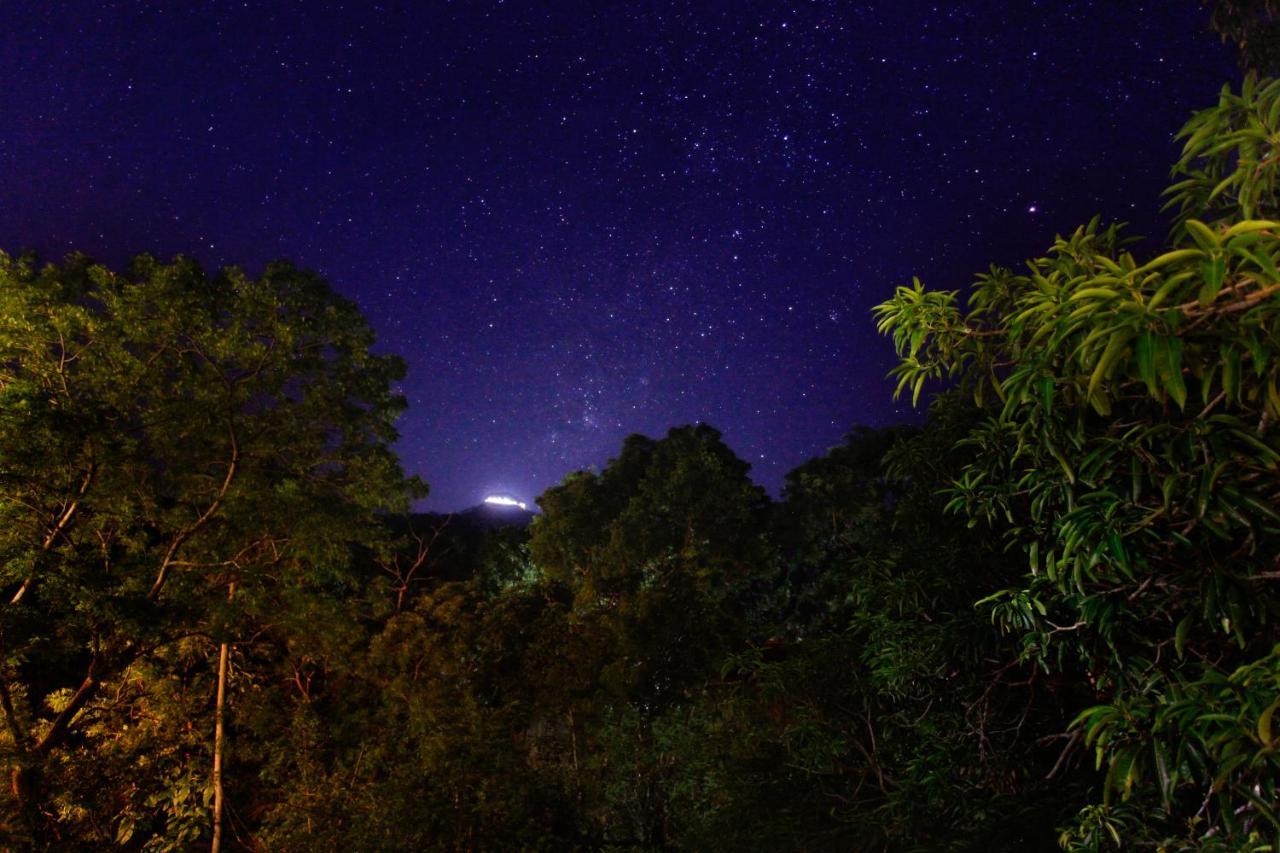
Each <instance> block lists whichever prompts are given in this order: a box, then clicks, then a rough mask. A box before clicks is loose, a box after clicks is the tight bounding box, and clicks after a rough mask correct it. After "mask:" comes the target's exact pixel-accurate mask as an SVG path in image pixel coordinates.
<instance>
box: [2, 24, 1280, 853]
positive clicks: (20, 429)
mask: <svg viewBox="0 0 1280 853" xmlns="http://www.w3.org/2000/svg"><path fill="white" fill-rule="evenodd" d="M1220 5H1221V6H1222V7H1223V8H1224V9H1226V10H1227V11H1226V12H1225V13H1224V14H1228V15H1229V13H1230V11H1231V9H1232V8H1233V7H1234V6H1236V5H1239V4H1229V3H1228V4H1220ZM1220 23H1221V22H1220ZM1221 26H1222V27H1223V28H1224V29H1225V30H1227V31H1230V27H1231V21H1230V20H1227V21H1226V23H1221ZM1181 139H1182V141H1183V143H1184V149H1183V152H1182V155H1181V159H1180V160H1179V161H1178V162H1177V163H1176V164H1175V165H1174V170H1173V171H1174V177H1173V181H1174V182H1173V184H1172V186H1171V187H1170V189H1169V192H1168V201H1169V208H1170V210H1171V211H1172V221H1173V227H1172V230H1171V232H1170V234H1169V236H1168V238H1167V239H1166V240H1165V242H1164V243H1163V244H1162V245H1160V246H1159V247H1158V248H1156V249H1154V250H1152V251H1142V252H1140V253H1138V254H1135V252H1136V251H1137V249H1136V248H1135V247H1134V244H1133V241H1132V240H1131V238H1130V236H1129V235H1128V234H1127V233H1126V232H1125V230H1124V229H1123V228H1122V227H1121V226H1119V225H1114V224H1103V223H1101V222H1098V221H1094V222H1090V223H1088V224H1085V225H1082V226H1081V227H1080V228H1078V229H1077V230H1075V231H1074V232H1071V233H1068V234H1065V235H1062V236H1059V237H1057V238H1056V239H1054V240H1053V241H1052V245H1051V247H1050V248H1049V249H1048V251H1047V254H1045V255H1044V256H1043V257H1039V258H1034V259H1031V260H1030V261H1028V262H1027V263H1026V264H1025V265H1023V266H1021V267H1018V268H1015V269H1005V268H1000V267H993V268H991V269H990V270H989V271H988V272H986V273H984V274H982V275H980V276H978V278H977V281H976V283H975V284H974V286H973V288H972V289H971V290H970V291H969V292H967V293H957V292H949V291H937V290H931V289H928V288H927V287H926V286H925V285H923V284H921V283H920V282H915V283H914V284H912V285H910V286H906V287H902V288H899V289H898V290H897V291H896V293H894V294H893V296H892V298H891V299H889V300H888V301H886V302H885V303H884V304H882V305H881V306H879V308H878V309H877V312H876V318H875V322H878V325H879V329H880V331H881V332H883V333H885V334H887V335H890V336H891V337H892V340H893V342H894V344H895V346H896V348H897V352H898V354H899V363H898V366H897V367H896V368H895V370H894V374H895V376H896V377H897V379H898V381H899V386H898V387H899V392H900V393H902V394H904V395H906V396H907V397H909V398H911V399H913V400H914V401H915V402H916V403H917V404H918V405H920V406H922V407H927V418H926V419H925V420H924V422H923V425H921V426H919V427H905V426H904V427H892V428H885V429H870V428H859V429H855V430H854V431H852V432H851V433H850V434H849V436H848V437H847V439H846V440H845V442H844V443H843V444H841V445H840V446H838V447H835V448H833V449H831V450H830V451H829V452H828V453H827V454H826V455H824V456H822V457H820V458H817V459H813V460H812V461H809V462H807V463H805V464H803V465H801V466H800V467H799V468H797V469H796V470H794V471H793V472H791V473H790V474H789V475H788V477H787V480H786V485H785V488H784V490H783V492H782V494H781V496H780V497H779V499H777V500H774V499H771V498H770V497H769V496H768V495H767V494H766V493H765V492H764V490H762V489H761V488H759V487H758V486H756V485H754V484H753V483H752V481H751V479H750V477H749V466H748V465H747V464H746V463H745V462H744V461H742V460H741V459H739V458H738V457H737V456H735V454H734V453H733V451H732V450H731V449H730V448H729V447H728V446H727V445H726V444H725V443H724V441H723V440H722V438H721V435H720V434H719V433H718V432H717V431H716V430H715V429H713V428H712V427H710V426H707V425H701V424H699V425H691V426H678V427H676V428H673V429H671V430H670V432H668V433H667V434H666V435H665V436H663V437H661V438H650V437H644V436H639V435H636V436H632V437H631V438H629V439H627V440H626V442H625V443H624V445H623V446H622V447H621V448H620V449H619V450H618V451H617V455H616V456H615V458H613V459H612V460H611V461H610V462H609V463H608V464H607V465H606V466H605V467H604V468H603V469H602V470H599V471H582V472H577V473H574V474H571V475H570V476H568V477H567V478H566V479H565V480H564V481H563V482H562V483H560V484H559V485H557V486H555V487H553V488H551V489H549V490H547V491H546V492H545V493H544V494H543V495H542V496H541V497H540V498H539V499H538V504H539V507H540V512H539V513H538V514H537V515H536V517H534V518H533V520H532V521H531V522H530V523H528V524H527V526H526V525H525V524H524V523H523V522H524V519H523V518H518V519H515V520H516V521H519V522H520V523H503V521H502V519H497V520H495V519H493V518H482V517H480V516H476V515H471V516H467V515H460V516H453V517H447V516H425V515H418V514H413V513H412V512H411V510H412V507H413V506H414V502H415V501H416V500H418V499H420V498H421V497H423V496H424V495H425V494H426V487H425V485H424V484H423V483H421V482H419V481H418V480H416V479H414V478H408V477H406V476H405V475H404V473H403V472H402V470H401V469H400V466H399V463H398V461H397V458H396V456H395V454H394V451H393V447H392V446H393V442H394V440H395V437H396V433H395V429H394V423H395V418H396V416H397V414H398V413H399V412H400V411H401V410H402V409H403V407H404V405H405V403H404V400H403V399H401V397H400V396H399V395H398V394H397V391H396V382H397V380H398V378H399V377H400V376H401V374H402V371H403V369H404V366H403V363H402V362H401V361H400V360H399V359H397V358H395V357H392V356H387V355H381V354H378V353H377V352H376V350H374V349H373V348H372V347H373V343H374V340H373V334H372V332H371V330H370V328H369V326H368V325H367V323H366V321H365V319H364V318H363V317H362V316H361V315H360V313H359V311H358V310H357V309H356V308H355V306H354V304H353V303H351V302H349V301H347V300H345V299H343V298H342V297H340V296H338V295H337V294H336V293H335V292H334V291H333V290H332V289H331V288H330V287H329V285H328V284H327V283H326V282H324V281H323V280H322V279H320V278H319V277H317V276H316V275H314V274H311V273H308V272H306V271H303V270H300V269H297V268H295V267H292V266H289V265H287V264H277V265H273V266H271V267H269V268H268V269H267V270H265V272H263V274H262V275H261V276H259V277H256V278H255V277H252V276H249V275H246V274H245V273H243V272H242V271H239V270H237V269H234V268H230V269H223V270H220V271H218V272H216V273H213V274H209V273H206V272H205V271H203V270H202V269H201V268H200V267H199V266H198V265H196V264H195V263H194V262H193V261H190V260H187V259H182V258H179V259H176V260H174V261H172V262H170V263H163V262H159V261H157V260H155V259H153V258H150V257H145V256H144V257H140V258H138V259H137V260H136V261H135V262H134V263H133V264H132V265H131V266H130V267H129V268H128V269H126V270H122V271H113V270H111V269H108V268H106V267H104V266H102V265H100V264H96V263H94V262H92V261H91V260H89V259H86V258H82V257H71V258H69V259H67V260H66V261H65V262H63V263H61V264H44V263H41V262H38V261H37V260H35V259H34V258H31V257H27V256H19V257H11V256H3V258H0V587H2V588H3V589H2V592H3V599H2V600H0V712H2V716H3V726H2V727H0V755H2V757H3V761H4V762H5V763H6V765H7V768H6V769H7V774H6V777H7V784H5V785H4V786H3V790H2V791H0V833H2V835H3V843H4V844H5V845H7V846H8V847H10V848H13V849H56V850H76V849H103V848H108V847H112V846H119V847H123V848H126V849H138V850H176V849H181V850H185V849H192V848H197V847H198V848H203V847H205V846H207V845H210V844H212V845H213V847H214V849H219V848H222V849H228V850H467V851H470V850H547V851H561V850H623V849H629V850H664V849H685V850H735V851H736V850H945V849H957V850H961V849H982V850H1009V851H1014V850H1039V849H1046V850H1047V849H1058V848H1059V847H1061V848H1066V849H1076V850H1095V849H1112V848H1115V847H1125V848H1130V849H1162V850H1179V849H1210V850H1272V849H1278V848H1280V807H1278V806H1277V802H1280V792H1278V791H1277V783H1278V781H1280V719H1276V712H1277V709H1278V708H1280V645H1278V643H1280V632H1277V630H1276V623H1277V620H1278V619H1280V592H1278V591H1277V590H1278V587H1277V584H1278V583H1280V558H1278V557H1277V555H1278V554H1280V550H1278V549H1277V544H1278V542H1280V425H1278V423H1277V422H1278V421H1280V386H1278V381H1280V221H1276V220H1280V185H1278V183H1280V155H1277V154H1276V153H1275V152H1276V151H1277V148H1278V146H1280V82H1277V81H1270V80H1266V79H1264V80H1261V81H1259V80H1257V79H1256V78H1255V77H1253V76H1250V77H1248V78H1246V80H1245V82H1244V84H1243V86H1241V87H1237V88H1226V89H1224V90H1223V92H1222V94H1221V97H1220V99H1219V101H1218V102H1217V103H1216V104H1215V105H1212V106H1210V107H1209V108H1207V109H1205V110H1204V111H1202V112H1200V113H1198V114H1196V115H1195V116H1194V117H1193V118H1192V119H1191V121H1190V122H1189V123H1188V124H1187V126H1186V127H1185V128H1184V130H1183V131H1182V133H1181ZM865 326H866V328H865V329H864V328H855V329H851V330H850V331H849V333H850V334H864V333H873V331H872V329H873V321H872V320H871V319H868V320H867V321H866V322H865Z"/></svg>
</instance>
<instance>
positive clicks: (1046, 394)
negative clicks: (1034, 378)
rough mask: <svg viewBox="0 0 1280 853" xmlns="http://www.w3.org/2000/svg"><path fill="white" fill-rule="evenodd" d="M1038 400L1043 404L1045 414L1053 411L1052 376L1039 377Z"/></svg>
mask: <svg viewBox="0 0 1280 853" xmlns="http://www.w3.org/2000/svg"><path fill="white" fill-rule="evenodd" d="M1040 402H1041V404H1042V405H1043V406H1044V413H1045V414H1046V415H1047V414H1049V413H1050V412H1052V411H1053V377H1052V376H1044V377H1041V379H1040Z"/></svg>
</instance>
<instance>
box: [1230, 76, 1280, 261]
mask: <svg viewBox="0 0 1280 853" xmlns="http://www.w3.org/2000/svg"><path fill="white" fill-rule="evenodd" d="M1276 104H1277V105H1280V100H1277V101H1276ZM1275 230H1280V222H1272V221H1271V220H1269V219H1245V220H1242V221H1240V222H1237V223H1236V224H1235V225H1232V226H1231V227H1230V228H1228V229H1227V230H1226V231H1225V232H1223V235H1222V236H1223V239H1228V238H1231V237H1234V236H1236V235H1237V234H1252V233H1253V232H1255V231H1275Z"/></svg>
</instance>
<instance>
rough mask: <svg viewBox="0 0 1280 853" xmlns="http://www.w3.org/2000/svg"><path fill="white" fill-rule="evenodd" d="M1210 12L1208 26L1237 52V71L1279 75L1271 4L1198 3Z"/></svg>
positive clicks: (1278, 27)
mask: <svg viewBox="0 0 1280 853" xmlns="http://www.w3.org/2000/svg"><path fill="white" fill-rule="evenodd" d="M1201 4H1202V5H1205V6H1209V7H1211V9H1212V16H1211V18H1210V22H1211V25H1212V26H1213V29H1215V30H1216V31H1217V32H1218V34H1219V35H1221V36H1222V40H1223V41H1224V42H1234V43H1235V45H1236V47H1237V48H1238V49H1239V50H1240V67H1241V68H1242V69H1244V70H1245V71H1254V72H1256V73H1258V74H1266V75H1272V76H1274V75H1275V74H1280V8H1278V7H1277V6H1276V3H1275V0H1201Z"/></svg>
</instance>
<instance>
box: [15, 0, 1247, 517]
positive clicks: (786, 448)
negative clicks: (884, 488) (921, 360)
mask: <svg viewBox="0 0 1280 853" xmlns="http://www.w3.org/2000/svg"><path fill="white" fill-rule="evenodd" d="M3 9H4V22H5V26H4V27H3V28H2V29H0V81H3V83H2V84H0V115H3V116H4V120H3V122H0V247H3V248H4V249H5V250H7V251H10V252H14V251H21V250H26V249H34V250H37V251H39V252H40V253H41V254H43V255H44V256H46V257H48V258H51V259H56V258H60V257H61V256H63V255H64V254H66V253H67V252H69V251H71V250H79V251H83V252H86V253H88V254H90V255H92V256H94V257H96V258H99V259H100V260H103V261H105V262H108V263H112V264H118V263H121V262H123V261H124V260H125V259H126V258H128V257H129V256H131V255H133V254H135V253H137V252H142V251H147V252H152V253H154V254H158V255H161V256H164V257H168V256H171V255H174V254H177V253H184V254H188V255H192V256H194V257H196V258H198V259H199V260H200V261H201V262H202V263H203V264H205V265H206V266H208V267H210V268H212V267H216V266H219V265H223V264H229V263H235V264H239V265H242V266H244V267H245V268H247V269H248V270H249V271H250V272H256V271H257V270H260V269H261V267H262V265H263V264H264V263H265V262H266V261H268V260H270V259H273V258H281V257H283V258H289V259H292V260H294V261H295V262H296V263H298V264H300V265H303V266H307V267H311V268H313V269H316V270H318V271H320V272H321V273H323V274H324V275H325V276H327V277H328V278H329V280H330V281H331V282H332V283H333V285H334V287H335V288H336V289H337V290H338V291H340V292H341V293H343V294H345V295H346V296H348V297H350V298H352V299H355V300H356V301H357V302H358V303H359V305H360V306H361V307H362V309H363V310H364V311H365V313H366V314H367V316H368V317H369V319H370V321H371V323H372V324H373V326H374V328H375V329H376V330H377V332H378V335H379V346H380V348H382V349H384V350H386V351H393V352H398V353H400V354H402V355H403V356H404V357H405V358H406V359H407V360H408V363H409V375H408V377H407V379H406V380H405V382H404V383H403V391H404V393H405V395H406V396H407V397H408V399H409V403H410V408H409V411H408V413H407V414H406V415H405V417H404V419H403V420H402V422H401V431H402V434H403V435H402V439H401V441H400V443H399V445H398V449H399V452H400V454H401V458H402V459H403V461H404V465H405V468H406V469H407V470H408V471H410V472H413V473H418V474H421V475H422V476H423V477H424V478H425V479H427V480H428V481H429V482H430V484H431V487H432V495H431V497H430V498H429V499H428V501H427V504H426V506H427V507H428V508H432V509H440V510H452V509H459V508H462V507H465V506H469V505H472V504H475V503H477V502H478V501H479V500H480V499H481V498H482V497H483V496H484V495H485V494H486V493H488V492H492V491H502V492H508V493H511V494H513V495H515V496H516V497H518V498H520V499H522V500H529V499H531V498H533V497H536V495H537V494H538V493H539V492H541V491H542V490H543V489H544V488H546V487H547V486H548V485H551V484H553V483H555V482H557V481H559V480H560V479H561V478H562V477H563V476H564V475H565V474H566V473H567V472H569V471H571V470H574V469H578V468H583V467H588V466H592V465H595V466H600V465H603V464H604V463H605V461H606V460H607V459H608V458H609V457H610V456H611V455H612V454H614V453H615V452H616V451H617V450H618V449H619V447H620V446H621V441H622V439H623V437H624V436H626V435H627V434H629V433H632V432H644V433H648V434H651V435H656V434H661V433H663V432H665V430H666V429H667V428H668V427H670V426H673V425H676V424H681V423H691V422H696V421H703V422H707V423H710V424H713V425H715V426H717V427H718V428H720V429H721V430H722V431H723V433H724V435H725V439H726V441H728V443H729V444H730V445H731V446H732V447H733V448H734V449H735V451H736V452H737V453H738V454H739V455H740V456H741V457H743V458H744V459H746V460H747V461H748V462H750V463H751V465H752V469H753V476H754V477H755V479H756V480H757V482H759V483H761V484H762V485H765V486H767V487H769V488H770V489H771V490H774V491H776V489H777V487H778V485H779V484H780V483H781V481H782V477H783V475H784V474H785V473H786V472H787V471H788V470H790V469H791V468H793V467H795V466H796V465H798V464H800V463H801V462H803V461H804V460H806V459H807V458H810V457H812V456H814V455H817V454H820V453H822V452H823V451H824V450H825V449H826V448H828V447H830V446H832V445H834V444H836V443H838V442H839V440H840V438H841V436H842V435H843V434H844V433H845V432H847V431H848V429H849V428H850V427H851V426H852V425H854V424H855V423H862V424H869V425H884V424H888V423H892V422H899V421H903V420H909V419H911V418H912V417H914V416H913V414H912V413H911V412H910V411H909V407H907V406H906V405H905V404H904V403H902V402H899V403H895V402H894V401H893V400H892V399H891V391H892V386H891V385H890V384H889V383H888V381H887V380H886V379H885V378H884V374H885V373H886V371H887V370H888V369H889V367H890V366H891V365H892V351H891V348H890V347H889V345H888V344H887V342H886V341H884V340H881V339H880V338H878V337H877V336H876V334H875V331H874V325H873V323H872V321H871V318H870V315H869V310H870V308H871V306H872V305H874V304H876V303H877V302H880V301H882V300H883V299H885V298H886V297H887V296H888V295H889V294H890V293H891V292H892V289H893V287H895V286H896V285H898V284H903V283H906V282H907V281H909V280H910V277H911V276H912V275H913V274H918V275H920V276H921V277H922V278H923V279H924V280H925V281H926V283H928V284H930V285H933V286H940V287H949V288H954V287H962V286H964V285H966V284H967V283H968V281H969V280H970V279H971V277H972V274H973V273H974V272H975V271H979V270H983V269H985V268H986V266H987V265H988V263H990V262H992V261H997V262H1001V263H1015V262H1018V261H1019V260H1021V259H1022V258H1025V257H1029V256H1031V255H1033V254H1036V253H1039V252H1041V251H1042V250H1043V249H1044V248H1046V247H1047V246H1048V244H1049V243H1050V242H1051V241H1052V238H1053V235H1054V233H1055V232H1058V231H1066V230H1070V229H1072V228H1074V227H1075V226H1076V225H1077V224H1079V223H1080V222H1083V221H1085V220H1087V219H1088V218H1089V217H1090V216H1092V215H1094V214H1095V213H1098V214H1102V215H1103V216H1104V218H1107V219H1119V220H1124V221H1128V222H1131V223H1133V224H1134V226H1135V228H1136V229H1137V230H1138V231H1139V232H1141V233H1151V234H1157V235H1158V234H1161V233H1163V232H1164V229H1165V224H1164V222H1163V221H1162V220H1160V219H1159V218H1158V216H1157V214H1156V210H1157V209H1158V207H1159V198H1158V196H1159V192H1160V190H1161V189H1162V188H1163V187H1164V185H1165V184H1166V182H1167V174H1168V167H1169V164H1170V163H1171V161H1172V158H1173V156H1174V153H1175V151H1176V149H1175V147H1174V145H1173V144H1172V141H1171V137H1172V135H1173V133H1174V132H1175V131H1176V130H1177V129H1178V127H1179V126H1180V125H1181V124H1182V122H1183V121H1184V120H1185V119H1186V118H1187V116H1188V115H1189V114H1190V112H1191V111H1192V110H1194V109H1197V108H1200V107H1203V106H1207V105H1208V104H1209V103H1210V102H1211V101H1212V99H1213V98H1214V96H1215V94H1216V92H1217V90H1218V88H1219V87H1220V86H1221V85H1222V84H1223V83H1224V82H1227V81H1228V80H1236V79H1238V73H1237V71H1236V69H1235V64H1234V57H1233V55H1232V54H1231V52H1230V51H1229V50H1228V49H1227V48H1226V47H1224V46H1222V45H1221V44H1220V43H1219V41H1218V39H1217V37H1216V36H1215V35H1213V34H1212V33H1210V32H1209V31H1208V29H1207V14H1206V13H1205V11H1204V10H1203V9H1202V8H1201V7H1200V5H1199V4H1198V3H1197V2H1195V0H1154V2H1137V0H1111V2H1101V0H1099V2H1072V1H1071V0H1045V1H1044V2H1032V0H1006V2H994V0H965V2H963V3H961V2H954V3H925V2H916V0H884V2H868V3H852V2H845V3H841V2H822V0H817V1H816V2H799V0H797V2H792V3H777V2H773V3H755V2H744V0H729V1H728V2H703V3H667V2H658V0H652V2H649V1H648V0H646V2H643V3H630V2H606V1H605V0H595V2H575V1H574V0H555V2H515V0H507V2H498V1H497V0H489V1H488V2H485V0H475V2H465V3H464V2H455V3H448V2H420V3H409V2H405V3H376V2H355V3H346V4H342V3H312V2H306V3H303V2H288V0H274V2H244V3H240V2H236V3H230V2H151V3H142V2H137V3H113V2H102V0H95V2H64V3H36V2H12V1H11V2H8V3H4V4H3Z"/></svg>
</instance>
